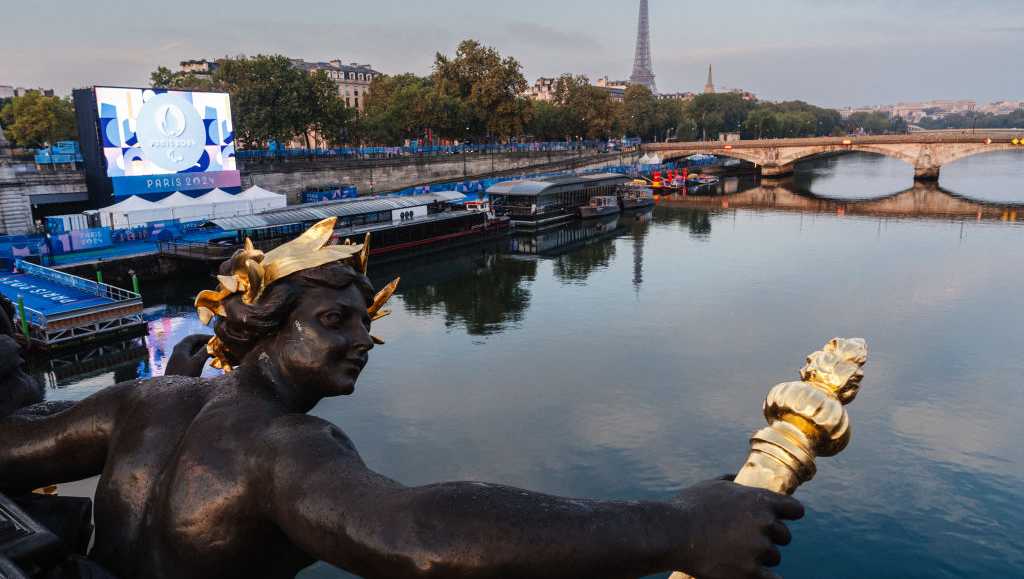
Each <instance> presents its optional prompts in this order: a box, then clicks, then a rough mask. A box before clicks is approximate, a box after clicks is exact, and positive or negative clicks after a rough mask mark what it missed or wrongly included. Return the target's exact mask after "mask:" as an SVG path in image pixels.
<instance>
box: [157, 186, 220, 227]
mask: <svg viewBox="0 0 1024 579" xmlns="http://www.w3.org/2000/svg"><path fill="white" fill-rule="evenodd" d="M157 205H160V206H161V207H167V208H168V209H170V210H171V213H172V214H173V215H174V218H175V219H180V220H181V222H182V223H187V222H189V221H203V220H206V219H212V218H213V216H214V212H213V204H212V203H204V202H203V201H200V200H198V199H196V198H195V197H189V196H188V195H185V194H184V193H180V192H176V193H173V194H171V195H169V196H167V197H164V198H163V199H161V200H160V201H157Z"/></svg>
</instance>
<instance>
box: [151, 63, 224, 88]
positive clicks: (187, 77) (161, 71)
mask: <svg viewBox="0 0 1024 579" xmlns="http://www.w3.org/2000/svg"><path fill="white" fill-rule="evenodd" d="M149 82H150V86H152V87H155V88H172V89H178V90H204V91H212V90H218V89H220V88H221V87H220V86H219V85H218V83H217V82H216V81H215V80H214V79H212V78H202V77H198V76H196V75H194V74H191V73H185V72H173V71H172V70H171V69H169V68H167V67H166V66H160V67H157V69H156V70H154V71H153V72H152V73H150V75H149Z"/></svg>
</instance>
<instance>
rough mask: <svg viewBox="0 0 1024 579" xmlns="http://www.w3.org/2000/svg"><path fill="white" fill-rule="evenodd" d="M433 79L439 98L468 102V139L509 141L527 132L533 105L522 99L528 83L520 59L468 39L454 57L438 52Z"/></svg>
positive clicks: (466, 107) (466, 103)
mask: <svg viewBox="0 0 1024 579" xmlns="http://www.w3.org/2000/svg"><path fill="white" fill-rule="evenodd" d="M432 78H433V81H434V86H435V88H436V90H437V93H438V96H439V97H441V98H445V99H455V100H459V101H461V102H462V103H464V105H465V110H466V113H467V117H466V119H465V120H466V123H467V124H466V127H468V135H467V136H471V137H476V138H480V137H485V136H486V137H492V138H508V137H514V136H517V135H521V134H522V133H523V131H524V129H525V126H526V123H527V122H528V120H529V118H528V115H529V111H530V105H529V103H528V102H527V100H526V98H525V97H523V96H522V95H523V93H524V92H525V91H526V88H527V84H526V78H525V77H523V72H522V66H521V65H520V64H519V61H517V60H516V59H514V58H512V57H507V58H502V56H501V54H500V53H499V52H498V51H497V50H495V49H494V48H491V47H487V46H483V45H482V44H480V43H479V42H477V41H475V40H465V41H463V42H462V43H461V44H459V47H458V49H457V50H456V51H455V56H454V57H452V58H449V57H448V56H445V55H443V54H441V53H437V56H436V57H435V59H434V72H433V76H432Z"/></svg>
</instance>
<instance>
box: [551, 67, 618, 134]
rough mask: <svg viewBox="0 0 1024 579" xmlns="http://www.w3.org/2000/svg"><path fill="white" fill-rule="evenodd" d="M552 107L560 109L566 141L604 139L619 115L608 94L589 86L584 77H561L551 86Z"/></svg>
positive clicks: (587, 80) (610, 131)
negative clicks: (553, 93) (553, 89)
mask: <svg viewBox="0 0 1024 579" xmlns="http://www.w3.org/2000/svg"><path fill="white" fill-rule="evenodd" d="M555 106H558V107H560V108H561V109H562V120H563V129H564V130H565V131H566V136H567V137H569V138H577V137H578V138H581V139H606V138H608V137H610V136H611V134H612V129H613V125H614V124H615V122H616V120H617V119H616V117H617V116H618V114H619V111H618V108H617V104H616V103H615V102H614V101H612V99H611V96H610V95H609V94H608V91H606V90H604V89H601V88H598V87H596V86H593V85H591V84H590V80H589V79H587V77H585V76H573V75H569V74H566V75H562V77H561V78H559V79H558V81H557V82H556V83H555Z"/></svg>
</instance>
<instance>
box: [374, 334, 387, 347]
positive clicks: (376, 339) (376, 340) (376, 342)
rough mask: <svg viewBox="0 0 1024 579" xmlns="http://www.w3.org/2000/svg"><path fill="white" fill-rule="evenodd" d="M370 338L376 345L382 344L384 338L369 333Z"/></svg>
mask: <svg viewBox="0 0 1024 579" xmlns="http://www.w3.org/2000/svg"><path fill="white" fill-rule="evenodd" d="M370 339H372V340H373V343H374V344H377V345H378V346H383V345H384V344H385V342H384V340H381V339H380V338H378V337H377V336H374V335H373V334H371V335H370Z"/></svg>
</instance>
